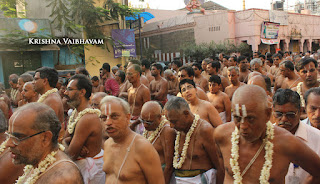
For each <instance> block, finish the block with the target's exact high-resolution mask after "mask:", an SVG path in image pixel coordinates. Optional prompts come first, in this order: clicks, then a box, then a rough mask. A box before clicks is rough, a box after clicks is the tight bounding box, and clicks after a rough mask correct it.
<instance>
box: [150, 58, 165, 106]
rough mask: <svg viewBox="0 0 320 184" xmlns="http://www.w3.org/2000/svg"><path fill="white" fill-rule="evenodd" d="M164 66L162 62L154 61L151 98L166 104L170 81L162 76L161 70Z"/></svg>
mask: <svg viewBox="0 0 320 184" xmlns="http://www.w3.org/2000/svg"><path fill="white" fill-rule="evenodd" d="M162 70H163V68H162V66H161V64H157V63H153V64H152V65H151V74H152V76H153V77H154V80H152V81H151V82H150V87H149V88H150V94H151V99H152V100H156V101H158V102H160V103H162V105H165V104H166V102H167V94H168V82H167V80H166V79H164V78H163V77H161V75H160V74H161V72H162Z"/></svg>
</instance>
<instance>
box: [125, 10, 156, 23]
mask: <svg viewBox="0 0 320 184" xmlns="http://www.w3.org/2000/svg"><path fill="white" fill-rule="evenodd" d="M138 15H140V17H143V21H144V23H146V22H147V21H148V20H151V19H153V18H154V16H153V15H152V14H151V13H149V12H140V13H136V14H135V15H133V16H129V17H126V20H138V19H139V16H138Z"/></svg>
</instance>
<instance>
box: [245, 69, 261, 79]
mask: <svg viewBox="0 0 320 184" xmlns="http://www.w3.org/2000/svg"><path fill="white" fill-rule="evenodd" d="M257 75H262V74H261V73H259V72H256V71H254V72H251V73H249V75H248V80H250V79H251V78H252V77H254V76H257Z"/></svg>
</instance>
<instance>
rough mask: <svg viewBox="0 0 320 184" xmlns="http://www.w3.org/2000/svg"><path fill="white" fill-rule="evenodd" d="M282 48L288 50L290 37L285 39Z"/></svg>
mask: <svg viewBox="0 0 320 184" xmlns="http://www.w3.org/2000/svg"><path fill="white" fill-rule="evenodd" d="M284 41H285V44H284V50H285V51H289V44H290V39H285V40H284Z"/></svg>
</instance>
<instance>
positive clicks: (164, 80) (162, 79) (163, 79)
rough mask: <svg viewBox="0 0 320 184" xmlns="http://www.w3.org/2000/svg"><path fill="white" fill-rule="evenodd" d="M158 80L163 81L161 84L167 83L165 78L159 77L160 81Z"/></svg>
mask: <svg viewBox="0 0 320 184" xmlns="http://www.w3.org/2000/svg"><path fill="white" fill-rule="evenodd" d="M160 82H161V83H163V84H167V83H168V81H167V79H165V78H163V77H161V81H160Z"/></svg>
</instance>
